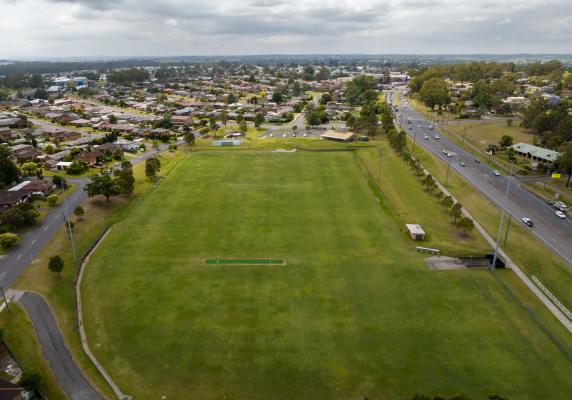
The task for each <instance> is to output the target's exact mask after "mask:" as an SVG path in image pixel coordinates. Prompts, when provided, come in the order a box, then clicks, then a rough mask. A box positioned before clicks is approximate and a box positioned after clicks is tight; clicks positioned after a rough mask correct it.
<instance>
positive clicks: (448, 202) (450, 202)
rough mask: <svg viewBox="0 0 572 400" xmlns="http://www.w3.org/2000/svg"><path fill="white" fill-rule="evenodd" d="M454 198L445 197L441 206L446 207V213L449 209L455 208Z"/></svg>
mask: <svg viewBox="0 0 572 400" xmlns="http://www.w3.org/2000/svg"><path fill="white" fill-rule="evenodd" d="M453 203H454V201H453V198H452V197H451V196H445V197H444V198H443V200H441V205H442V206H443V207H445V212H447V211H449V208H450V207H451V206H453Z"/></svg>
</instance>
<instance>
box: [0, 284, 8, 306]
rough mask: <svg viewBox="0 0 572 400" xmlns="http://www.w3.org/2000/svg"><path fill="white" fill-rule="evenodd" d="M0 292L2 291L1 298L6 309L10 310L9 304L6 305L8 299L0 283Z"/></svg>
mask: <svg viewBox="0 0 572 400" xmlns="http://www.w3.org/2000/svg"><path fill="white" fill-rule="evenodd" d="M0 292H2V298H3V299H4V303H5V304H6V310H8V311H10V306H9V305H8V299H7V298H6V294H5V293H4V288H3V287H2V285H0Z"/></svg>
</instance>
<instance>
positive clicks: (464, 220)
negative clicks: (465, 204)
mask: <svg viewBox="0 0 572 400" xmlns="http://www.w3.org/2000/svg"><path fill="white" fill-rule="evenodd" d="M457 226H458V227H459V228H461V230H462V231H463V233H464V234H465V235H466V234H467V233H469V232H470V231H472V230H473V229H474V228H475V223H474V222H473V220H472V219H470V218H468V217H461V218H460V219H459V220H458V221H457Z"/></svg>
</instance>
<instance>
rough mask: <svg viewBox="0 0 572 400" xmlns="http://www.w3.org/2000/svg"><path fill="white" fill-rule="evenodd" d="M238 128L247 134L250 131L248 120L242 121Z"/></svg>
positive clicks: (244, 134) (243, 134)
mask: <svg viewBox="0 0 572 400" xmlns="http://www.w3.org/2000/svg"><path fill="white" fill-rule="evenodd" d="M238 129H240V133H242V136H246V132H248V126H247V125H246V121H244V120H242V121H240V124H239V125H238Z"/></svg>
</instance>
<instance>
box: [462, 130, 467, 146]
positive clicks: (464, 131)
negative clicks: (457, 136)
mask: <svg viewBox="0 0 572 400" xmlns="http://www.w3.org/2000/svg"><path fill="white" fill-rule="evenodd" d="M466 134H467V125H465V126H463V144H465V135H466Z"/></svg>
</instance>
